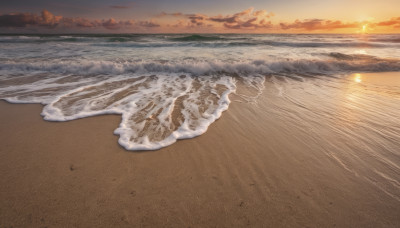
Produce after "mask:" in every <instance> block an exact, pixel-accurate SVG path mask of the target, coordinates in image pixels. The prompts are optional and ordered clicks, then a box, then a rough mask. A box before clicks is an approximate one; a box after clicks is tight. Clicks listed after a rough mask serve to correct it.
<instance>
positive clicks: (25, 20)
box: [0, 10, 63, 27]
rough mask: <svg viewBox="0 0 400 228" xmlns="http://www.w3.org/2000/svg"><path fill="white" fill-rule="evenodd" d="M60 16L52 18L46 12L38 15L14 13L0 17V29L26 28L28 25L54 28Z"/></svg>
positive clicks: (52, 16)
mask: <svg viewBox="0 0 400 228" xmlns="http://www.w3.org/2000/svg"><path fill="white" fill-rule="evenodd" d="M62 18H63V17H62V16H54V15H53V14H52V13H50V12H49V11H47V10H43V11H42V12H41V14H40V15H35V14H31V13H15V14H4V15H0V27H26V26H29V25H37V26H45V27H55V26H57V25H58V24H59V23H60V21H61V20H62Z"/></svg>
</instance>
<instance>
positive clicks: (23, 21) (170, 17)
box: [0, 5, 400, 32]
mask: <svg viewBox="0 0 400 228" xmlns="http://www.w3.org/2000/svg"><path fill="white" fill-rule="evenodd" d="M109 7H110V8H114V9H126V8H129V7H131V5H111V6H109ZM274 16H275V15H274V14H273V13H271V12H267V11H266V10H254V8H252V7H251V8H248V9H246V10H243V11H240V12H237V13H233V14H228V15H205V14H199V13H191V14H187V13H182V12H174V13H167V12H161V13H160V14H158V15H155V16H153V17H150V18H149V19H148V20H134V19H128V20H117V19H114V18H108V19H88V18H84V17H63V16H56V15H54V14H52V13H51V12H49V11H47V10H43V11H42V12H41V13H39V14H34V13H8V14H3V15H0V27H1V28H5V29H2V30H3V31H4V30H5V31H14V30H16V29H17V30H18V31H20V30H24V29H27V30H28V29H30V31H40V32H43V31H52V30H57V31H63V32H65V31H76V30H78V31H82V30H85V32H86V31H88V32H89V31H92V30H95V31H119V32H135V31H141V32H146V31H148V32H335V31H343V30H345V31H350V32H351V31H353V32H355V31H357V30H360V29H361V28H362V27H363V26H364V27H366V26H367V27H368V29H369V30H371V31H373V30H375V29H378V30H379V29H382V28H384V29H393V30H395V29H399V28H400V17H393V18H391V19H388V20H385V21H380V22H368V21H353V22H344V21H340V20H325V19H304V20H299V19H298V20H295V21H293V22H274ZM171 29H172V30H171Z"/></svg>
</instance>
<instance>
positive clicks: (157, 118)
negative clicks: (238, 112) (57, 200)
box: [0, 34, 400, 151]
mask: <svg viewBox="0 0 400 228" xmlns="http://www.w3.org/2000/svg"><path fill="white" fill-rule="evenodd" d="M399 39H400V38H399V36H398V35H238V34H230V35H220V34H210V35H184V34H173V35H68V36H66V35H27V36H8V35H3V36H0V44H1V46H0V98H1V99H5V100H7V101H9V102H16V103H42V104H45V105H46V106H45V107H44V109H43V112H42V115H43V117H44V119H46V120H51V121H67V120H73V119H77V118H83V117H87V116H93V115H100V114H110V113H113V114H121V115H122V122H121V124H120V126H119V127H118V128H117V129H116V130H115V132H114V133H115V134H118V135H119V136H120V138H119V143H120V144H121V145H122V146H124V147H125V148H126V149H128V150H153V149H159V148H162V147H165V146H168V145H170V144H172V143H174V142H175V141H176V140H177V139H183V138H191V137H195V136H198V135H200V134H203V133H204V132H206V130H207V128H208V126H209V125H210V124H211V123H213V122H214V121H215V120H216V119H218V118H219V117H220V116H221V114H222V112H223V111H225V110H227V109H228V106H229V103H230V102H231V101H230V94H236V96H234V101H240V102H251V103H254V104H255V105H256V103H257V99H258V97H259V96H260V94H261V93H262V92H263V91H265V88H264V81H265V79H266V78H267V79H268V80H272V82H273V84H274V86H275V88H276V89H277V90H278V93H279V94H281V95H282V96H287V99H288V100H290V101H291V102H293V103H295V104H297V105H298V106H299V107H300V108H301V107H303V108H305V107H307V108H306V110H308V111H309V112H310V113H320V115H318V116H325V117H326V118H327V119H337V118H339V119H340V120H347V121H353V118H361V117H363V118H364V119H365V120H364V121H365V122H366V123H368V124H369V125H368V126H367V127H366V129H371V130H370V131H368V132H362V134H361V136H363V134H367V135H368V137H372V135H375V136H376V137H377V138H376V139H375V140H378V141H379V140H392V139H393V138H395V139H397V138H396V137H398V135H399V133H398V132H399V124H398V123H397V120H396V114H398V108H397V107H399V106H398V99H399V92H400V89H399V87H398V85H379V83H377V84H373V85H372V86H368V87H361V89H363V91H364V90H365V91H367V92H365V93H364V92H363V93H362V94H363V96H362V97H359V96H358V95H357V94H358V93H357V90H354V91H353V92H352V93H351V94H350V95H348V96H349V97H348V98H346V99H347V100H346V99H345V98H342V97H338V95H337V94H338V92H337V91H342V90H344V89H346V88H347V87H346V84H345V83H343V80H347V79H346V76H348V75H350V74H353V73H364V72H388V71H400V61H399V60H400V43H399ZM310 79H312V81H313V83H317V85H313V86H312V88H313V89H312V92H313V93H315V92H316V91H317V94H314V95H313V96H310V97H308V98H302V99H299V98H298V97H297V95H296V93H295V91H296V90H302V91H307V90H309V89H310V87H309V86H310V85H309V84H307V82H309V81H310ZM355 80H362V79H360V78H359V79H355ZM378 81H379V80H378ZM355 83H357V82H355ZM285 88H286V89H285ZM288 88H290V89H288ZM267 89H268V88H267ZM290 93H293V94H292V95H289V94H290ZM310 93H311V92H310ZM365 94H367V95H365ZM382 94H383V95H382ZM364 95H365V96H366V97H365V96H364ZM316 96H317V97H316ZM380 96H384V97H385V99H381V97H380ZM318 97H321V98H320V99H318ZM339 99H342V100H346V102H348V104H347V105H348V106H349V107H352V108H356V109H360V110H363V112H364V114H365V115H362V116H361V117H354V116H353V114H352V112H351V111H348V113H345V114H343V113H341V114H340V115H339V114H337V113H336V112H335V111H337V110H335V108H332V107H330V106H327V105H323V104H326V103H329V102H331V101H332V100H339ZM328 101H329V102H328ZM350 101H351V102H350ZM396 105H397V106H396ZM310 107H312V108H310ZM276 111H277V112H281V114H282V115H288V114H287V113H286V114H285V112H284V110H280V109H276ZM290 115H291V116H292V117H293V120H297V121H295V122H293V124H294V127H296V126H300V125H299V123H308V122H309V123H312V122H313V121H315V119H316V118H310V116H312V114H310V116H304V113H299V114H298V115H294V114H293V113H292V114H290ZM377 124H379V125H377ZM330 126H331V127H332V129H331V130H334V131H338V132H341V133H342V134H347V135H348V137H349V138H353V139H354V140H356V139H357V137H360V135H355V134H354V133H351V132H347V131H346V128H342V127H338V126H336V125H335V123H334V122H332V124H331V125H330ZM349 126H351V123H349ZM377 127H379V128H377ZM377 129H379V130H377ZM363 137H364V136H363ZM368 137H364V138H368ZM378 141H377V142H376V143H379V145H383V147H385V148H386V147H390V148H389V149H390V150H391V151H393V150H396V149H397V148H398V146H399V145H398V144H396V143H394V144H388V145H386V141H383V142H378ZM369 142H372V141H371V140H370V141H369Z"/></svg>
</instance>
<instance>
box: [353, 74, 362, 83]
mask: <svg viewBox="0 0 400 228" xmlns="http://www.w3.org/2000/svg"><path fill="white" fill-rule="evenodd" d="M354 81H355V82H357V83H360V82H362V79H361V74H355V76H354Z"/></svg>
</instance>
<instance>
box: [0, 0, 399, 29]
mask: <svg viewBox="0 0 400 228" xmlns="http://www.w3.org/2000/svg"><path fill="white" fill-rule="evenodd" d="M22 32H23V33H400V0H248V1H243V0H201V1H200V0H133V1H130V0H115V1H105V0H68V1H65V0H35V1H32V0H12V1H1V2H0V33H22Z"/></svg>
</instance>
